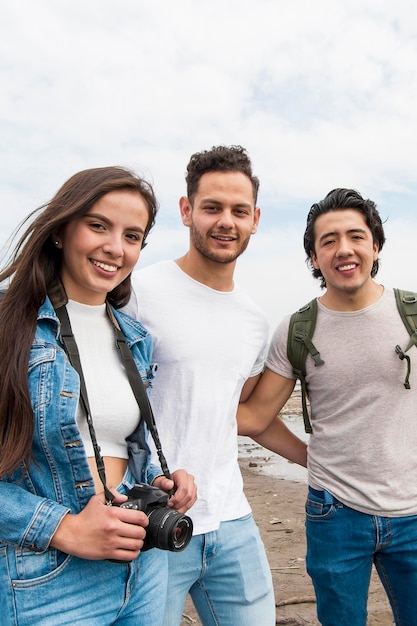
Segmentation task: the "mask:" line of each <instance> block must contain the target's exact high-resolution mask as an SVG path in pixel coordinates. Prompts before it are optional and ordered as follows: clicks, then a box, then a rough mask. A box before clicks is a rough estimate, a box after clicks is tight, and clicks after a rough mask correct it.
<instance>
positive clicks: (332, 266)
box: [311, 209, 379, 302]
mask: <svg viewBox="0 0 417 626" xmlns="http://www.w3.org/2000/svg"><path fill="white" fill-rule="evenodd" d="M314 248H315V252H314V253H311V259H312V262H313V265H314V267H315V268H316V269H318V270H320V271H321V273H322V274H323V276H324V279H325V281H326V287H327V293H326V296H327V299H328V298H329V297H331V298H333V299H338V298H345V297H346V296H348V297H351V296H354V295H357V294H361V295H362V296H364V297H366V296H367V294H368V293H369V292H370V291H372V290H373V286H374V282H373V280H372V278H371V271H372V265H373V263H374V261H375V260H376V259H377V258H378V251H379V250H378V244H377V243H376V242H374V241H373V237H372V233H371V231H370V229H369V227H368V225H367V224H366V221H365V217H364V215H363V214H362V213H361V212H360V211H356V210H355V209H343V210H335V211H329V212H327V213H323V214H322V215H319V216H318V217H317V219H316V222H315V224H314ZM324 301H325V298H323V302H324Z"/></svg>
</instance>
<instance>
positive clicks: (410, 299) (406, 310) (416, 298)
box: [287, 289, 417, 433]
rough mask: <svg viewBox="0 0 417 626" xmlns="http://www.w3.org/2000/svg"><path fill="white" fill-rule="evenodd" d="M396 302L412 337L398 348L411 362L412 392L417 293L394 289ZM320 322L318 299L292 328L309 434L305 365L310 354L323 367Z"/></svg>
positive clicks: (290, 344)
mask: <svg viewBox="0 0 417 626" xmlns="http://www.w3.org/2000/svg"><path fill="white" fill-rule="evenodd" d="M394 293H395V301H396V303H397V308H398V311H399V314H400V315H401V318H402V320H403V322H404V325H405V327H406V329H407V331H408V333H409V335H410V341H409V342H408V345H407V347H406V349H405V350H402V349H401V348H400V346H398V345H397V346H396V347H395V351H396V353H397V354H398V356H399V358H400V359H401V360H404V359H405V360H406V362H407V374H406V377H405V381H404V387H405V388H406V389H410V382H409V379H410V370H411V364H410V357H409V356H408V355H407V354H405V353H406V352H407V351H408V350H409V349H410V348H411V347H412V346H417V293H413V292H412V291H403V290H401V289H394ZM316 320H317V299H316V298H314V300H311V302H309V303H308V304H306V305H305V306H303V307H301V309H298V311H296V312H295V313H293V314H292V315H291V319H290V325H289V328H288V341H287V356H288V359H289V361H290V363H291V365H292V367H293V372H294V374H295V376H296V377H297V378H298V379H299V380H300V383H301V401H302V407H303V419H304V429H305V431H306V433H312V432H313V429H312V426H311V421H310V416H309V412H308V407H307V398H308V390H307V384H306V379H305V377H306V368H305V363H306V359H307V354H310V355H311V357H312V358H313V360H314V365H315V366H316V367H319V366H320V365H323V363H324V361H323V359H322V358H321V356H320V352H319V351H318V350H317V348H316V347H315V345H314V344H313V341H312V338H313V335H314V330H315V327H316Z"/></svg>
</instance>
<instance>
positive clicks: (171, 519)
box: [145, 507, 193, 552]
mask: <svg viewBox="0 0 417 626" xmlns="http://www.w3.org/2000/svg"><path fill="white" fill-rule="evenodd" d="M148 519H149V526H148V527H147V529H146V540H145V545H146V544H151V546H149V547H155V548H159V549H160V550H170V551H171V552H181V550H184V548H186V547H187V546H188V544H189V543H190V541H191V537H192V534H193V523H192V520H191V518H190V517H188V516H187V515H181V513H178V511H174V510H173V509H170V508H168V507H163V508H156V509H153V510H152V511H150V512H149V513H148Z"/></svg>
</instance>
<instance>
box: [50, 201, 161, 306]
mask: <svg viewBox="0 0 417 626" xmlns="http://www.w3.org/2000/svg"><path fill="white" fill-rule="evenodd" d="M148 220H149V212H148V207H147V204H146V202H145V201H144V199H143V198H142V196H141V195H140V194H139V193H137V192H134V191H128V190H121V191H111V192H109V193H107V194H105V195H104V196H102V197H101V198H100V199H99V200H98V201H97V202H96V203H95V204H94V205H93V206H92V207H91V209H90V210H89V211H88V212H87V213H86V214H85V215H83V216H82V217H79V218H77V219H74V220H73V221H71V222H69V223H68V224H67V225H66V226H65V227H64V229H63V230H62V232H61V233H59V235H58V236H57V238H56V240H57V242H58V243H57V247H58V248H61V249H62V269H61V279H62V282H63V284H64V287H65V291H66V293H67V296H68V298H69V299H70V300H76V301H77V302H82V303H83V304H90V305H98V304H103V303H104V302H105V299H106V296H107V294H108V293H109V292H110V291H112V290H113V289H114V288H115V287H117V286H118V285H119V284H120V283H121V282H122V281H123V280H124V279H125V278H126V277H127V276H128V275H129V274H130V272H131V271H132V270H133V268H134V266H135V264H136V262H137V260H138V258H139V255H140V251H141V247H142V240H143V235H144V232H145V229H146V226H147V224H148Z"/></svg>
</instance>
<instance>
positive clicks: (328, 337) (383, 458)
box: [266, 290, 417, 517]
mask: <svg viewBox="0 0 417 626" xmlns="http://www.w3.org/2000/svg"><path fill="white" fill-rule="evenodd" d="M288 325H289V316H288V317H286V318H285V319H284V320H283V321H282V322H281V324H280V325H279V326H278V328H277V329H276V331H275V334H274V336H273V338H272V341H271V345H270V350H269V354H268V358H267V361H266V365H267V367H268V368H269V369H271V370H272V371H273V372H275V373H277V374H280V375H281V376H284V377H286V378H294V375H293V373H292V367H291V364H290V363H289V361H288V358H287V334H288ZM408 341H409V335H408V332H407V330H406V329H405V326H404V324H403V322H402V320H401V317H400V315H399V313H398V310H397V307H396V304H395V297H394V293H393V291H392V290H385V291H384V293H383V295H382V297H381V298H380V299H379V300H378V301H377V302H375V303H374V304H373V305H371V306H369V307H367V308H365V309H362V310H360V311H353V312H340V311H332V310H330V309H327V308H326V307H324V306H323V305H322V304H321V303H320V301H319V302H318V315H317V325H316V330H315V333H314V337H313V342H314V345H315V346H316V347H317V349H318V350H319V352H320V354H321V357H322V359H323V360H324V361H325V363H324V365H322V366H321V367H315V366H314V362H313V360H312V358H311V357H310V356H308V357H307V363H306V371H307V377H306V380H307V384H308V388H309V394H310V402H311V417H312V426H313V434H312V435H311V436H310V443H309V452H308V472H309V483H310V485H311V486H312V487H315V488H316V489H327V490H328V491H329V492H330V493H332V494H333V495H334V496H335V497H337V498H338V499H339V500H340V501H341V502H343V503H344V504H346V505H347V506H350V507H352V508H354V509H356V510H358V511H362V512H364V513H369V514H373V515H383V516H391V517H400V516H406V515H416V514H417V453H416V443H417V349H416V348H415V347H412V348H411V349H410V350H409V352H408V353H407V354H409V355H410V358H411V376H410V384H411V389H405V387H404V380H405V375H406V361H405V360H403V361H401V360H400V359H399V357H398V356H397V354H396V353H395V346H396V345H397V344H399V345H400V346H401V348H402V349H405V347H406V346H407V343H408Z"/></svg>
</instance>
